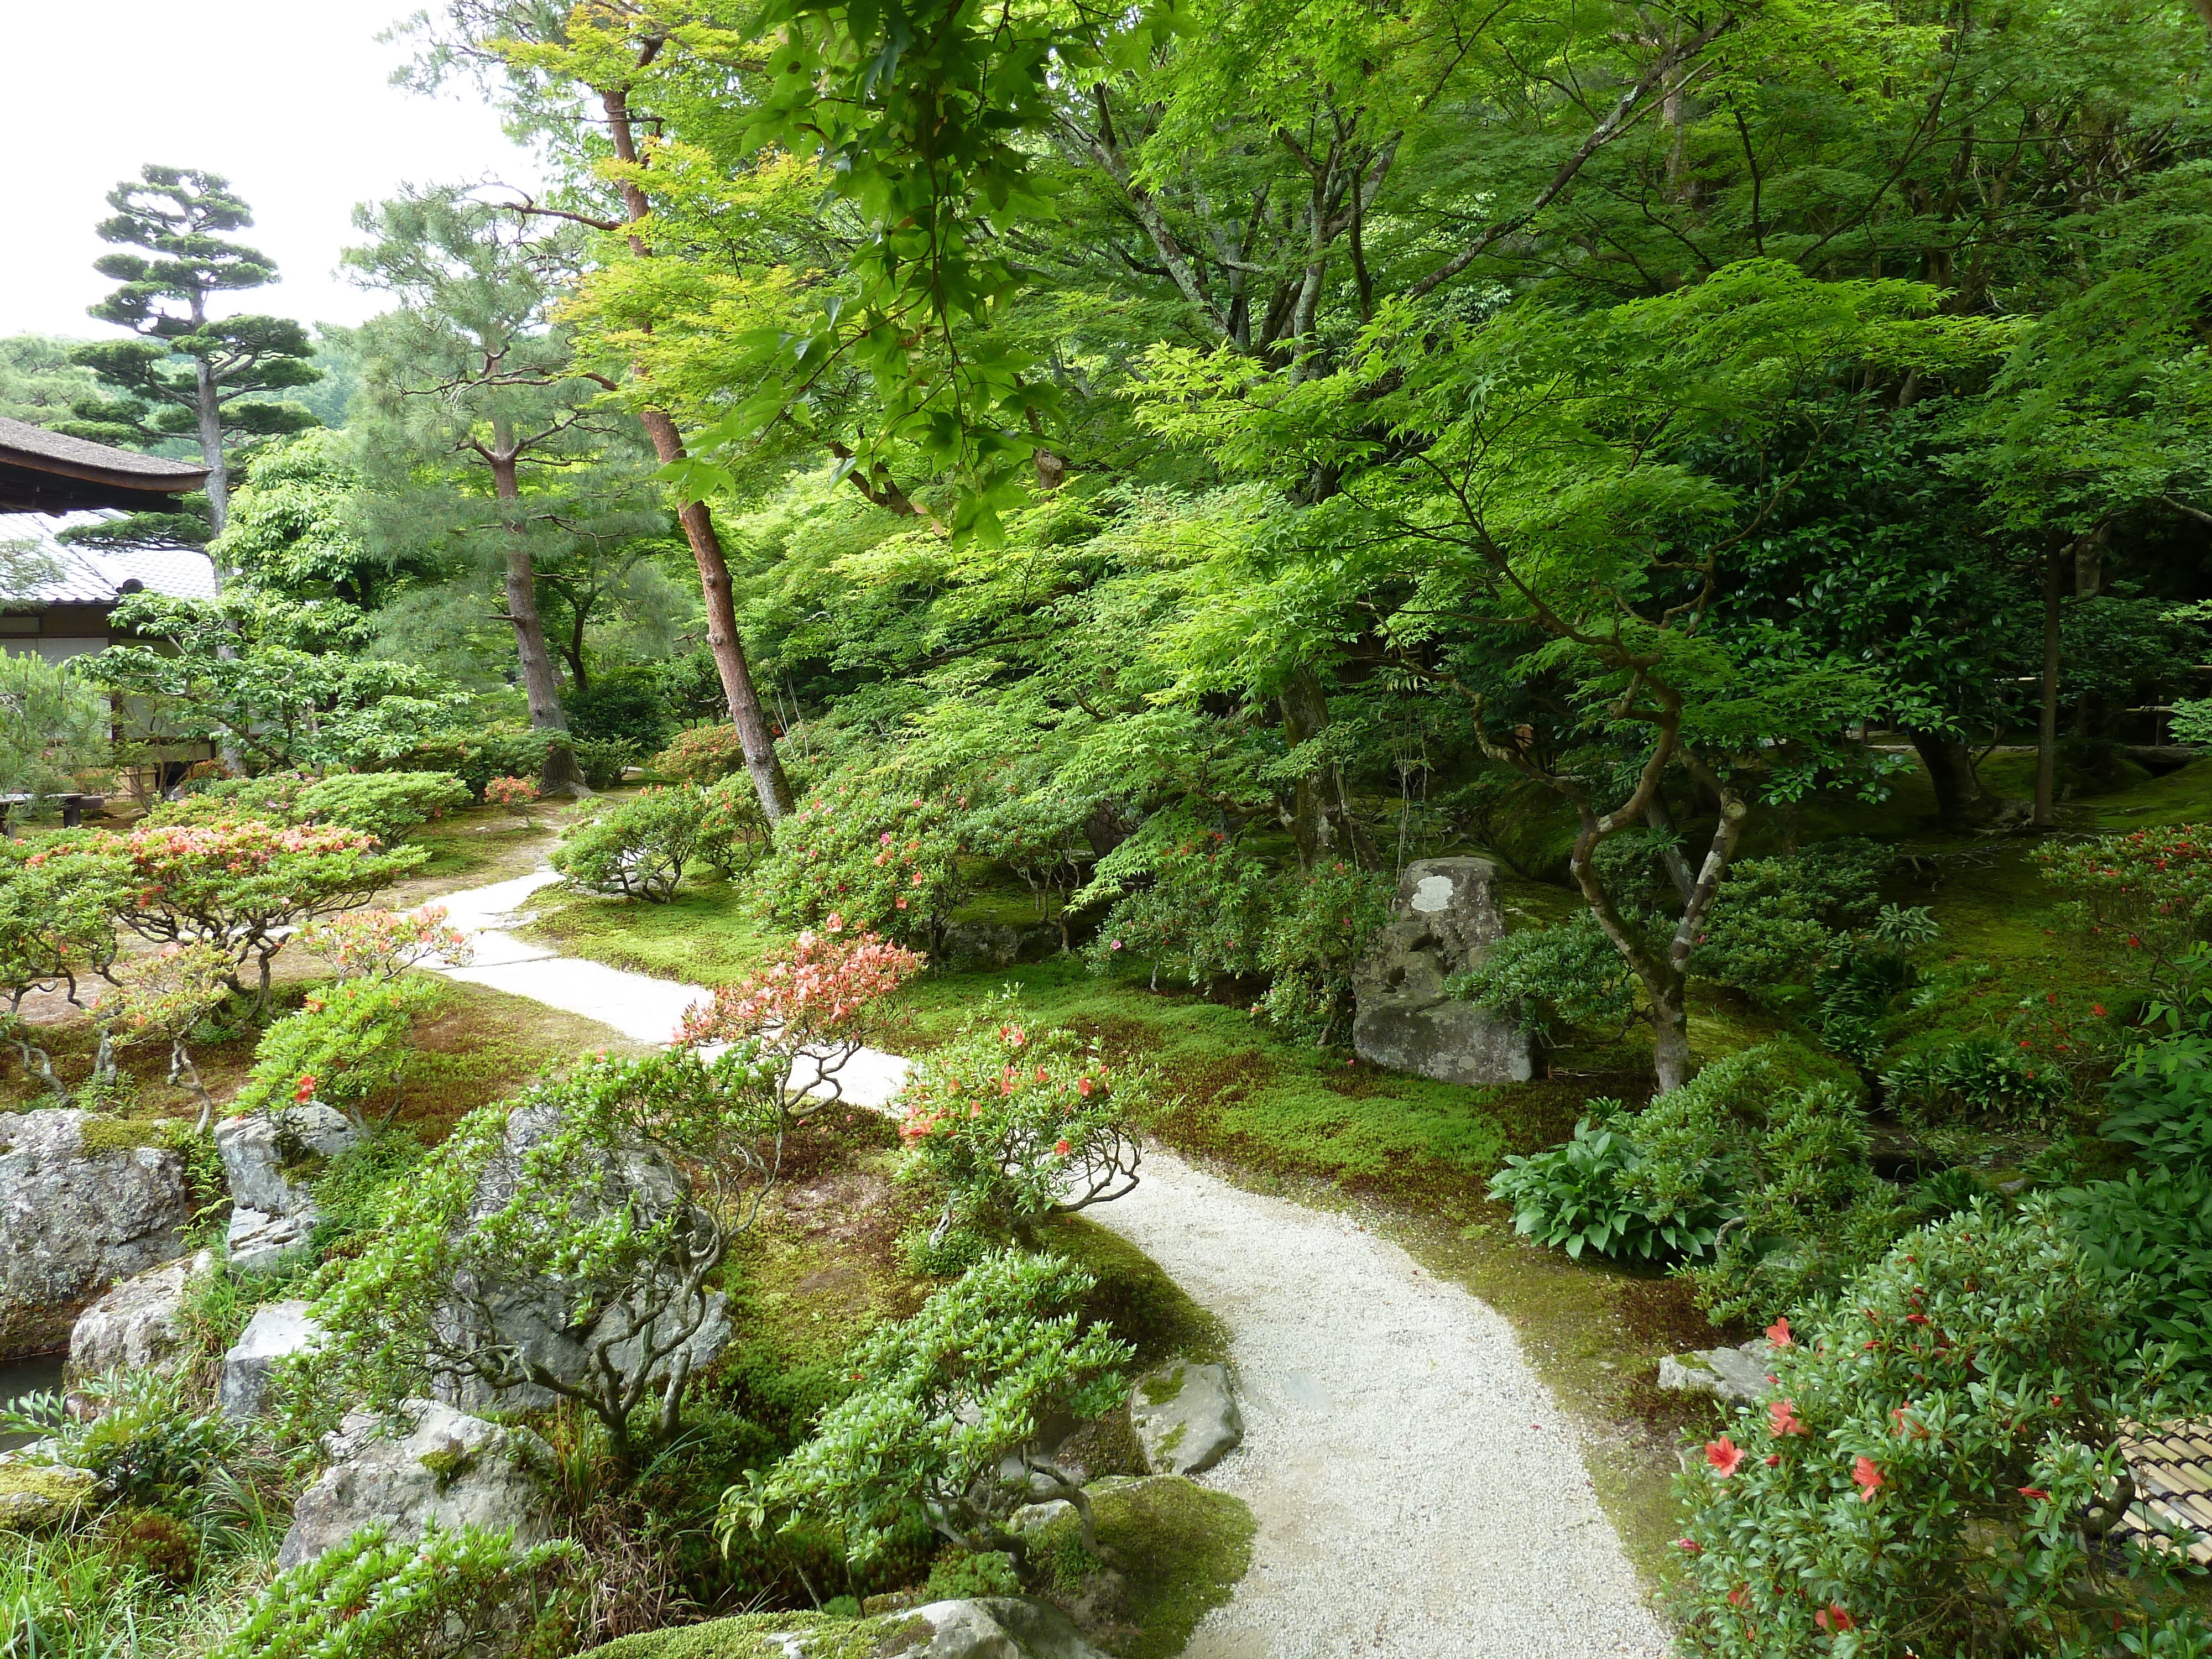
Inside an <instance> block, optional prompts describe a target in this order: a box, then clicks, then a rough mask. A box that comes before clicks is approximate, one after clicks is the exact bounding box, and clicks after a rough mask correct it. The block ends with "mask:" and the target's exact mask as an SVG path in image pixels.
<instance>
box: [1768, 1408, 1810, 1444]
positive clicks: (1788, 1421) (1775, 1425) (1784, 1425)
mask: <svg viewBox="0 0 2212 1659" xmlns="http://www.w3.org/2000/svg"><path fill="white" fill-rule="evenodd" d="M1766 1419H1767V1429H1768V1431H1769V1432H1771V1433H1773V1434H1777V1435H1784V1434H1803V1433H1805V1432H1806V1428H1805V1425H1803V1424H1802V1423H1800V1422H1799V1421H1798V1420H1797V1402H1796V1401H1794V1400H1777V1401H1774V1402H1773V1403H1772V1404H1771V1405H1769V1406H1768V1407H1767V1408H1766Z"/></svg>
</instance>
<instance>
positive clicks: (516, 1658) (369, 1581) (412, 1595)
mask: <svg viewBox="0 0 2212 1659" xmlns="http://www.w3.org/2000/svg"><path fill="white" fill-rule="evenodd" d="M582 1565H583V1558H582V1552H581V1551H580V1549H579V1548H578V1547H577V1546H576V1545H575V1544H574V1542H572V1541H569V1540H567V1539H556V1540H555V1541H552V1542H550V1543H545V1544H534V1545H531V1546H528V1547H522V1546H518V1545H517V1544H516V1543H515V1542H514V1541H513V1534H512V1533H510V1532H490V1531H486V1530H484V1529H483V1528H478V1527H468V1526H465V1527H462V1528H459V1529H457V1530H453V1531H447V1530H446V1529H444V1528H441V1527H439V1526H438V1524H437V1523H436V1522H435V1521H434V1522H430V1523H429V1524H428V1526H427V1527H426V1528H425V1529H424V1532H423V1535H422V1538H420V1539H419V1540H417V1541H415V1542H413V1543H401V1542H398V1541H396V1540H394V1539H392V1536H391V1535H390V1534H389V1533H388V1532H387V1531H386V1529H385V1528H383V1527H380V1526H369V1527H364V1528H362V1529H361V1530H360V1531H359V1532H356V1533H355V1534H353V1535H352V1536H351V1537H350V1538H348V1539H346V1540H345V1541H343V1542H342V1543H338V1544H336V1545H333V1546H332V1547H331V1548H329V1549H327V1550H325V1551H324V1552H323V1553H321V1554H320V1555H319V1556H317V1557H316V1558H315V1559H313V1561H310V1562H308V1563H307V1565H304V1566H298V1567H294V1568H291V1569H290V1570H289V1571H284V1572H280V1573H278V1574H277V1575H276V1577H275V1578H273V1579H272V1580H270V1583H269V1586H268V1588H267V1589H264V1590H263V1591H262V1592H261V1594H260V1595H259V1596H258V1598H256V1600H255V1601H254V1604H253V1607H252V1610H251V1611H250V1612H249V1613H247V1614H246V1619H245V1620H244V1622H242V1623H241V1624H240V1625H239V1626H238V1627H237V1628H236V1629H235V1630H234V1631H232V1632H230V1633H229V1634H228V1636H226V1637H224V1638H222V1640H221V1641H219V1642H217V1643H216V1645H215V1646H214V1647H213V1648H211V1649H210V1650H208V1659H478V1656H484V1655H490V1654H497V1655H499V1656H501V1659H564V1656H566V1655H567V1654H568V1653H569V1652H571V1651H572V1650H574V1646H575V1639H574V1638H575V1636H576V1634H577V1623H578V1620H579V1616H580V1612H581V1607H580V1600H579V1597H578V1595H577V1581H578V1576H579V1571H580V1568H581V1567H582Z"/></svg>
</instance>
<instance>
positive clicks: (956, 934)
mask: <svg viewBox="0 0 2212 1659" xmlns="http://www.w3.org/2000/svg"><path fill="white" fill-rule="evenodd" d="M1059 949H1060V929H1059V928H1057V927H1054V925H1053V924H1052V923H1050V922H1048V921H1041V922H1033V923H1030V925H1028V926H1026V927H1017V926H1015V925H1013V924H1012V923H1007V922H989V921H957V922H954V923H953V924H952V925H951V927H947V928H946V929H945V939H944V941H943V942H942V943H941V944H940V945H939V946H938V949H937V956H938V957H939V959H941V960H942V961H944V962H945V963H946V964H947V965H948V966H950V967H952V968H954V969H972V968H1011V967H1012V966H1013V965H1014V964H1015V963H1022V962H1042V960H1044V958H1045V957H1048V956H1051V955H1052V954H1053V953H1054V951H1058V950H1059Z"/></svg>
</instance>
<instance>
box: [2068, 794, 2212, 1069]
mask: <svg viewBox="0 0 2212 1659" xmlns="http://www.w3.org/2000/svg"><path fill="white" fill-rule="evenodd" d="M2036 861H2037V863H2039V865H2041V866H2042V867H2043V874H2044V878H2045V879H2046V880H2047V881H2049V882H2051V884H2052V885H2054V886H2055V887H2057V889H2058V890H2059V891H2060V892H2061V893H2063V895H2065V896H2066V897H2067V899H2068V900H2069V901H2070V902H2071V903H2072V905H2073V907H2074V908H2075V913H2076V914H2077V915H2079V917H2080V918H2081V922H2082V923H2083V925H2084V926H2085V927H2087V929H2088V932H2089V936H2090V938H2091V939H2093V940H2094V941H2096V942H2097V943H2098V944H2099V945H2102V946H2104V947H2105V950H2106V955H2107V957H2108V958H2109V959H2110V961H2111V962H2112V965H2113V967H2114V968H2115V969H2116V970H2117V971H2118V972H2119V973H2120V974H2121V975H2123V976H2124V978H2125V979H2126V980H2127V981H2128V982H2129V983H2130V985H2131V986H2133V987H2136V989H2137V990H2138V991H2139V992H2140V993H2141V994H2142V995H2144V996H2145V997H2147V998H2148V999H2149V1000H2150V1001H2151V1003H2152V1005H2153V1007H2152V1012H2153V1015H2154V1017H2163V1018H2166V1020H2167V1021H2168V1023H2169V1024H2172V1025H2173V1026H2174V1027H2176V1028H2178V1027H2179V1026H2180V1025H2182V1024H2191V1025H2194V1024H2199V1023H2201V1022H2202V1021H2203V1019H2204V1018H2205V1017H2206V1015H2207V1012H2208V1011H2209V1010H2212V1005H2209V1004H2208V1002H2207V997H2208V994H2212V949H2208V948H2207V939H2208V933H2212V825H2204V824H2180V825H2176V826H2172V827H2168V828H2160V829H2136V830H2132V831H2130V833H2128V834H2126V835H2120V836H2093V837H2092V838H2090V839H2088V840H2087V841H2079V842H2065V843H2062V844H2060V845H2057V846H2051V847H2045V848H2040V849H2039V851H2038V852H2037V854H2036Z"/></svg>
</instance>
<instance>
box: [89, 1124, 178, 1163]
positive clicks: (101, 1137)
mask: <svg viewBox="0 0 2212 1659" xmlns="http://www.w3.org/2000/svg"><path fill="white" fill-rule="evenodd" d="M188 1127H189V1126H187V1125H185V1124H181V1123H174V1122H170V1121H152V1122H149V1121H145V1120H143V1119H140V1118H125V1117H88V1118H86V1119H85V1120H84V1121H83V1123H82V1125H81V1126H79V1127H78V1129H77V1146H78V1147H79V1149H80V1150H82V1152H84V1153H85V1155H86V1156H88V1157H95V1156H97V1155H98V1154H100V1153H101V1152H136V1151H137V1150H138V1149H139V1148H140V1147H142V1146H155V1147H160V1148H162V1149H165V1150H166V1149H167V1148H169V1147H173V1146H175V1145H176V1144H177V1142H178V1141H179V1139H181V1138H182V1137H181V1136H180V1135H179V1131H180V1130H185V1129H187V1128H188Z"/></svg>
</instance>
